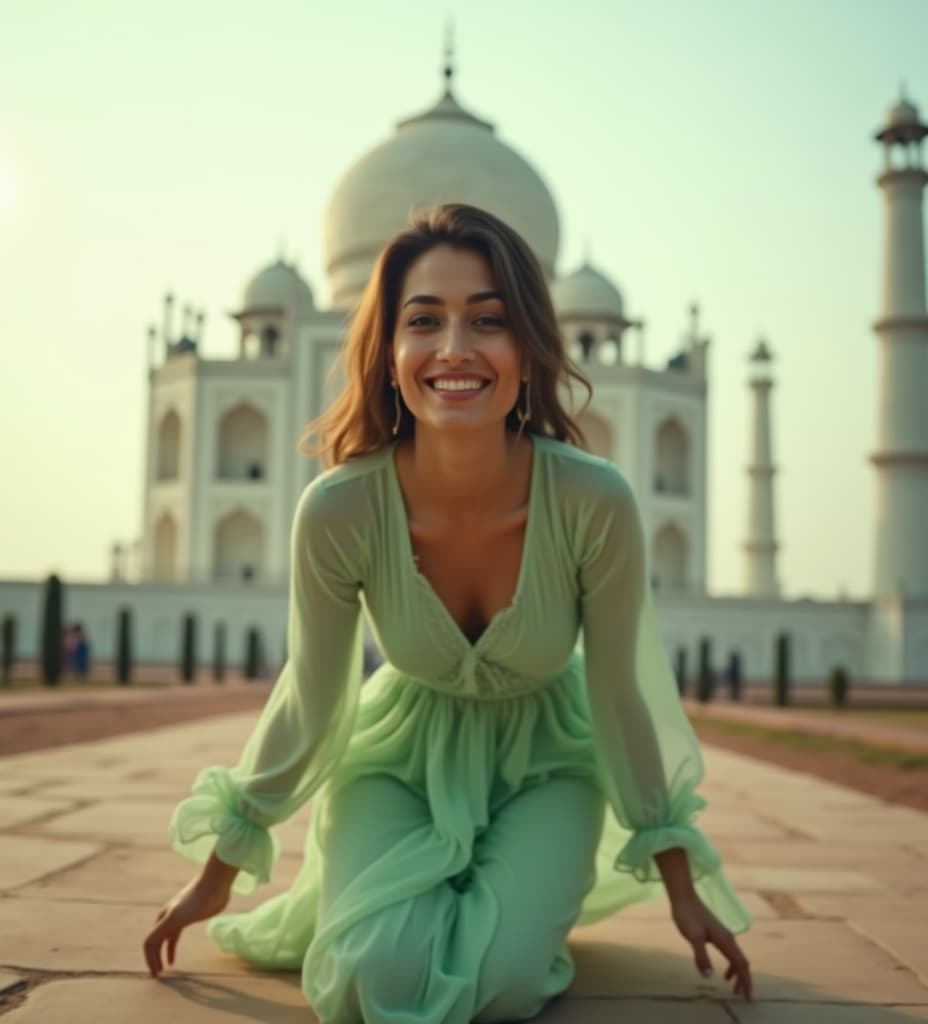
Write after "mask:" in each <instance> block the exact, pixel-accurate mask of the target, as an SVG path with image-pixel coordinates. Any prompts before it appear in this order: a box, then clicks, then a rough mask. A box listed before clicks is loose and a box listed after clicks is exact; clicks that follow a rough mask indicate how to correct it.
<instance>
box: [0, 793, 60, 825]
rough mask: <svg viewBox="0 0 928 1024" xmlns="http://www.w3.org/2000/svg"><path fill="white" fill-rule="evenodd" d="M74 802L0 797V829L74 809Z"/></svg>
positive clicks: (27, 797)
mask: <svg viewBox="0 0 928 1024" xmlns="http://www.w3.org/2000/svg"><path fill="white" fill-rule="evenodd" d="M74 806H75V801H74V800H47V799H45V798H42V797H36V796H8V795H7V796H0V829H4V828H13V827H14V826H15V825H23V824H25V823H26V822H27V821H35V820H36V819H38V818H47V817H48V816H49V815H50V814H60V813H62V812H63V811H70V810H72V809H73V808H74Z"/></svg>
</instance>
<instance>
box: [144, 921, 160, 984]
mask: <svg viewBox="0 0 928 1024" xmlns="http://www.w3.org/2000/svg"><path fill="white" fill-rule="evenodd" d="M144 950H145V962H146V963H147V964H148V972H149V974H151V976H152V977H153V978H157V977H158V975H159V974H160V973H161V939H160V938H159V937H158V933H157V932H152V933H151V935H149V936H148V938H147V939H146V940H145V946H144Z"/></svg>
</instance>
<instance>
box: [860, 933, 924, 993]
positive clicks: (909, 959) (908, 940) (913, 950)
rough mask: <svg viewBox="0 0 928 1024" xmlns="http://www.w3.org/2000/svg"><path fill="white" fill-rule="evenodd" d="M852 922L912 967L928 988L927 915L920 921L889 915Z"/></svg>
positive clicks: (865, 934)
mask: <svg viewBox="0 0 928 1024" xmlns="http://www.w3.org/2000/svg"><path fill="white" fill-rule="evenodd" d="M848 923H849V924H850V926H851V927H852V928H853V929H854V930H855V931H858V932H860V934H861V935H863V936H865V937H866V938H868V939H871V940H872V941H874V942H876V943H877V944H878V945H880V946H882V947H883V949H885V950H887V951H888V952H889V953H890V954H892V956H894V957H895V958H896V959H897V960H898V961H899V962H900V963H903V964H905V965H906V966H907V967H909V968H911V970H912V971H914V972H915V974H916V975H918V977H919V979H920V980H921V982H922V984H923V985H925V986H926V987H928V921H926V920H925V918H924V916H923V917H922V919H921V920H920V921H917V920H911V919H909V920H903V921H900V920H897V919H896V918H895V917H889V916H888V915H887V916H884V917H879V918H865V917H856V916H852V917H851V918H850V919H849V922H848Z"/></svg>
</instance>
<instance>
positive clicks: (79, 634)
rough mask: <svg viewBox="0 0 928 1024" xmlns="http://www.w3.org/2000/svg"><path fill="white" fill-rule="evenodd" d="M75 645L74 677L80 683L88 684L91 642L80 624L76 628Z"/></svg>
mask: <svg viewBox="0 0 928 1024" xmlns="http://www.w3.org/2000/svg"><path fill="white" fill-rule="evenodd" d="M73 644H74V646H73V654H72V658H73V665H74V675H75V676H76V677H77V679H78V680H79V681H80V682H82V683H86V682H87V678H88V675H89V673H90V641H89V639H88V638H87V634H86V632H84V627H83V625H81V623H79V622H78V623H76V624H75V626H74V640H73Z"/></svg>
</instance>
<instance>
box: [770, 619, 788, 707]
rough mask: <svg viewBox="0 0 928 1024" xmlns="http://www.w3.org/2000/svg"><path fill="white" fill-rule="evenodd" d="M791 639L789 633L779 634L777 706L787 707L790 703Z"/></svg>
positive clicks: (777, 648)
mask: <svg viewBox="0 0 928 1024" xmlns="http://www.w3.org/2000/svg"><path fill="white" fill-rule="evenodd" d="M789 662H790V639H789V633H780V634H778V636H777V646H776V678H775V679H774V684H773V686H774V693H773V696H774V701H775V702H776V705H777V707H781V708H785V707H786V706H787V705H788V704H789V687H790V671H789V670H790V664H789Z"/></svg>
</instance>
